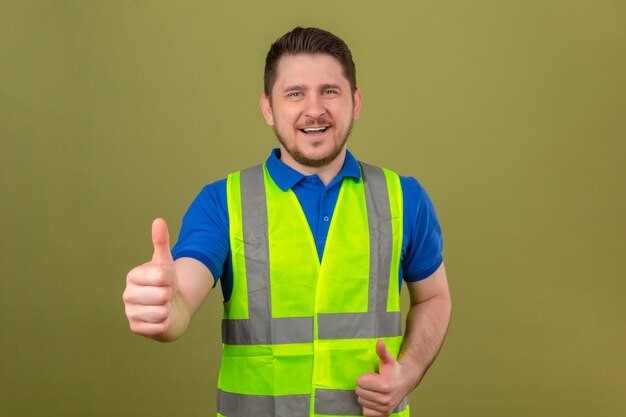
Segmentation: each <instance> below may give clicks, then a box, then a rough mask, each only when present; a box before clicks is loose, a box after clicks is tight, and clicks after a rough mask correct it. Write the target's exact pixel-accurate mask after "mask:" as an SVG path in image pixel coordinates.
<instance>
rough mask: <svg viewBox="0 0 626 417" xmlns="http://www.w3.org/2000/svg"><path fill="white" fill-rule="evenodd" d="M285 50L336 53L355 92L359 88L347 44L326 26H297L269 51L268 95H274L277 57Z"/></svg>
mask: <svg viewBox="0 0 626 417" xmlns="http://www.w3.org/2000/svg"><path fill="white" fill-rule="evenodd" d="M285 54H289V55H296V54H326V55H331V56H333V57H335V58H336V59H337V60H338V61H339V63H340V64H341V66H342V68H343V75H344V76H345V77H346V78H347V79H348V82H349V83H350V89H351V90H352V93H354V91H355V90H356V68H355V66H354V61H353V60H352V53H351V52H350V49H349V48H348V45H346V43H345V42H344V41H343V40H341V39H340V38H338V37H337V36H335V35H333V34H332V33H330V32H327V31H325V30H322V29H318V28H302V27H296V28H294V29H293V30H292V31H291V32H288V33H285V34H284V35H283V36H281V37H280V38H278V39H277V40H276V42H274V43H273V44H272V46H271V47H270V50H269V52H268V53H267V57H266V58H265V74H264V77H263V83H264V89H265V94H266V95H267V96H268V97H271V96H272V88H273V87H274V83H275V82H276V67H277V65H278V60H279V59H280V57H281V56H283V55H285Z"/></svg>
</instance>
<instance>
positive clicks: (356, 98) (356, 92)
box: [352, 88, 363, 120]
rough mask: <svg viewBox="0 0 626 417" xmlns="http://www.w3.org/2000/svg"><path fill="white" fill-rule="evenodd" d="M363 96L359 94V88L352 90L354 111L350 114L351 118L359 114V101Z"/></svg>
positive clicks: (355, 117)
mask: <svg viewBox="0 0 626 417" xmlns="http://www.w3.org/2000/svg"><path fill="white" fill-rule="evenodd" d="M362 100H363V97H362V96H361V90H359V89H358V88H357V89H356V90H354V112H353V114H352V120H356V119H358V118H359V116H360V115H361V101H362Z"/></svg>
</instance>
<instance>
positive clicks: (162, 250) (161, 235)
mask: <svg viewBox="0 0 626 417" xmlns="http://www.w3.org/2000/svg"><path fill="white" fill-rule="evenodd" d="M152 245H153V246H154V254H153V255H152V262H156V263H158V264H160V265H162V264H165V263H172V262H174V259H172V252H170V233H169V231H168V230H167V223H165V220H163V219H160V218H159V219H155V220H154V221H153V222H152Z"/></svg>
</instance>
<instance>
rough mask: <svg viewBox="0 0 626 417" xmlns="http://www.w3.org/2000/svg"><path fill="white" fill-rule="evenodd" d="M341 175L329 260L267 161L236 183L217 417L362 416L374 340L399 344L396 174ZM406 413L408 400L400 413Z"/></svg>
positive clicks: (234, 178)
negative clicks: (362, 381) (360, 398)
mask: <svg viewBox="0 0 626 417" xmlns="http://www.w3.org/2000/svg"><path fill="white" fill-rule="evenodd" d="M361 173H362V175H361V179H359V180H357V179H355V178H352V177H346V178H344V179H343V182H342V185H341V188H340V191H339V197H338V199H337V204H336V206H335V210H334V214H333V217H332V220H331V224H330V228H329V232H328V237H327V240H326V246H325V249H324V256H323V259H322V261H321V263H320V261H319V258H318V255H317V251H316V247H315V242H314V239H313V235H312V233H311V230H310V227H309V224H308V222H307V219H306V217H305V215H304V212H303V211H302V208H301V206H300V203H299V202H298V199H297V197H296V195H295V194H294V192H293V191H292V190H288V191H282V190H281V189H280V188H279V187H278V186H277V185H276V184H275V183H274V181H273V180H272V178H271V176H270V175H269V173H268V171H267V168H266V167H265V165H258V166H256V167H253V168H249V169H247V170H244V171H240V172H236V173H233V174H230V175H229V176H228V178H227V188H226V189H227V200H228V215H229V223H230V247H231V254H232V268H233V289H232V295H231V297H230V299H229V300H228V301H227V302H226V303H224V318H223V320H222V341H223V354H222V366H221V369H220V376H219V381H218V404H217V411H218V416H225V417H312V416H360V415H362V407H361V405H360V404H359V403H358V402H357V398H356V394H355V388H356V380H357V379H358V377H359V376H361V375H362V374H363V373H365V372H376V370H377V366H378V362H379V359H378V356H377V355H376V351H375V346H376V341H377V340H384V341H385V343H386V345H387V348H388V349H389V351H390V352H391V353H392V354H393V355H394V356H396V357H397V355H398V352H399V351H400V347H401V344H402V330H401V324H400V297H399V289H398V271H399V267H400V252H401V248H402V189H401V186H400V179H399V177H398V175H397V174H395V173H393V172H391V171H389V170H386V169H382V168H377V167H373V166H370V165H367V164H361ZM408 415H409V407H408V400H407V399H404V400H403V401H402V402H401V403H400V405H399V406H398V407H397V408H396V410H395V412H394V414H392V416H402V417H406V416H408Z"/></svg>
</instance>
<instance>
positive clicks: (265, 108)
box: [260, 93, 274, 126]
mask: <svg viewBox="0 0 626 417" xmlns="http://www.w3.org/2000/svg"><path fill="white" fill-rule="evenodd" d="M260 104H261V112H262V113H263V118H264V119H265V123H267V124H268V125H270V126H274V112H273V111H272V103H271V101H270V98H269V97H268V96H267V94H265V93H263V94H261V103H260Z"/></svg>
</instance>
